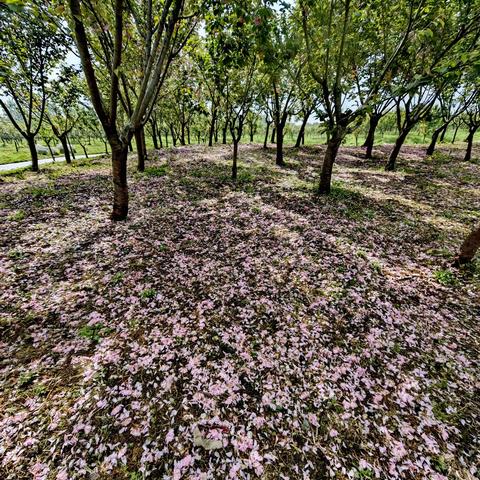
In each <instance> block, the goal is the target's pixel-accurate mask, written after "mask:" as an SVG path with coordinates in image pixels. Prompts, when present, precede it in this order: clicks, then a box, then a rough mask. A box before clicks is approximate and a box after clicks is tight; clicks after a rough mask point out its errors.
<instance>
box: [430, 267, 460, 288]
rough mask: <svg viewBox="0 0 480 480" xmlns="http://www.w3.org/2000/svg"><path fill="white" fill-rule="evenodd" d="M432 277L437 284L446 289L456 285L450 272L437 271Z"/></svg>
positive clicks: (445, 270) (455, 278)
mask: <svg viewBox="0 0 480 480" xmlns="http://www.w3.org/2000/svg"><path fill="white" fill-rule="evenodd" d="M434 276H435V279H436V280H437V282H439V283H441V284H442V285H445V286H446V287H453V286H455V285H457V284H458V280H457V277H456V276H455V274H454V273H453V272H452V271H451V270H448V269H444V270H437V271H436V272H435V274H434Z"/></svg>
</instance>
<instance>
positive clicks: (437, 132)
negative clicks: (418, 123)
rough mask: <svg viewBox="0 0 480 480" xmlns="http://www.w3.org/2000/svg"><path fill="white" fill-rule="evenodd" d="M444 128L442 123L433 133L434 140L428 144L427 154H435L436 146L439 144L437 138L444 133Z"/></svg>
mask: <svg viewBox="0 0 480 480" xmlns="http://www.w3.org/2000/svg"><path fill="white" fill-rule="evenodd" d="M443 130H444V125H442V126H441V127H439V128H437V129H436V130H435V131H434V132H433V134H432V140H431V142H430V145H429V146H428V148H427V155H433V153H434V152H435V147H436V146H437V140H438V137H439V136H440V134H441V133H442V131H443Z"/></svg>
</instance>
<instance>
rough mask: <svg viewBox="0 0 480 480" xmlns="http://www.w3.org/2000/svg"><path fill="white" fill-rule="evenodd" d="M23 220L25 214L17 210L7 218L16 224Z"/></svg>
mask: <svg viewBox="0 0 480 480" xmlns="http://www.w3.org/2000/svg"><path fill="white" fill-rule="evenodd" d="M24 218H25V212H24V211H23V210H17V211H16V212H14V213H11V214H10V215H9V216H8V219H9V220H13V221H16V222H19V221H21V220H23V219H24Z"/></svg>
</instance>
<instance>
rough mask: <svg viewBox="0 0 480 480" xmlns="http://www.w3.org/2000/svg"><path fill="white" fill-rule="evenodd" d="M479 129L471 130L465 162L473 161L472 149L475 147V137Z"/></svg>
mask: <svg viewBox="0 0 480 480" xmlns="http://www.w3.org/2000/svg"><path fill="white" fill-rule="evenodd" d="M477 128H478V127H474V128H470V129H469V132H468V137H467V151H466V152H465V157H464V158H463V160H464V161H465V162H469V161H470V160H471V159H472V147H473V137H474V135H475V132H476V131H477Z"/></svg>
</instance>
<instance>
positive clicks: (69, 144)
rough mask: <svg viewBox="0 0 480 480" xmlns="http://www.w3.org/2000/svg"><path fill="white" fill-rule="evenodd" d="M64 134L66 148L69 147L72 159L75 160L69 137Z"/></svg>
mask: <svg viewBox="0 0 480 480" xmlns="http://www.w3.org/2000/svg"><path fill="white" fill-rule="evenodd" d="M65 136H66V138H67V144H68V148H69V149H70V153H71V155H72V158H73V160H75V150H74V148H73V147H72V144H71V143H70V139H69V138H68V135H65Z"/></svg>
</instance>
